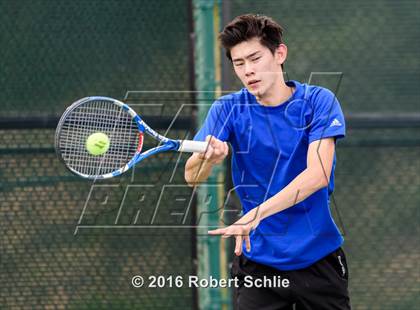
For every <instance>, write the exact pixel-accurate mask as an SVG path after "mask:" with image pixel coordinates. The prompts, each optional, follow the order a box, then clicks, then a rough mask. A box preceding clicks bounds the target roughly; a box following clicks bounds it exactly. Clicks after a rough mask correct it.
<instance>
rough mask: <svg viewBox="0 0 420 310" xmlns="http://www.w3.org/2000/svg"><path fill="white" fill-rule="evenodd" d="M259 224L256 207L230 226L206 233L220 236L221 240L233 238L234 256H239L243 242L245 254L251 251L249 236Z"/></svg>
mask: <svg viewBox="0 0 420 310" xmlns="http://www.w3.org/2000/svg"><path fill="white" fill-rule="evenodd" d="M259 222H260V219H259V216H258V207H256V208H254V209H252V210H251V211H249V212H248V213H247V214H245V215H244V216H243V217H241V218H240V219H239V220H238V221H236V222H235V223H233V224H232V225H230V226H227V227H224V228H218V229H214V230H210V231H208V233H209V235H222V238H229V237H235V254H236V255H237V256H240V255H241V254H242V243H243V242H244V241H245V248H246V250H247V252H249V251H251V241H250V239H249V234H250V233H251V231H252V230H254V229H255V228H256V227H257V226H258V224H259Z"/></svg>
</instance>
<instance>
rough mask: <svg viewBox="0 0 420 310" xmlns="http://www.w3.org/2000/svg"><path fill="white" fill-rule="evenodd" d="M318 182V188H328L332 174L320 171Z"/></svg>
mask: <svg viewBox="0 0 420 310" xmlns="http://www.w3.org/2000/svg"><path fill="white" fill-rule="evenodd" d="M316 180H317V188H318V189H322V188H324V187H327V186H328V184H329V183H330V174H329V173H328V174H327V173H325V172H324V171H319V172H318V173H317V174H316Z"/></svg>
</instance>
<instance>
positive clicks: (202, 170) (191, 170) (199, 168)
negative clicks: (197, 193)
mask: <svg viewBox="0 0 420 310" xmlns="http://www.w3.org/2000/svg"><path fill="white" fill-rule="evenodd" d="M212 168H213V164H211V163H210V162H208V161H207V160H204V159H200V158H199V157H198V154H194V155H193V156H191V157H190V158H189V159H188V160H187V163H186V164H185V174H184V176H185V181H186V182H187V183H188V185H190V186H194V185H196V184H197V183H202V182H204V181H206V180H207V178H208V177H209V176H210V174H211V170H212Z"/></svg>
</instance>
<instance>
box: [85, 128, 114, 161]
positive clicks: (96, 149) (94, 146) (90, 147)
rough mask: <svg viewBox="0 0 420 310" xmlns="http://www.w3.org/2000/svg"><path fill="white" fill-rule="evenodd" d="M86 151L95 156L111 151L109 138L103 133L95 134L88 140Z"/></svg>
mask: <svg viewBox="0 0 420 310" xmlns="http://www.w3.org/2000/svg"><path fill="white" fill-rule="evenodd" d="M86 149H87V151H88V152H89V153H90V154H91V155H94V156H97V155H102V154H105V153H106V152H107V151H108V149H109V138H108V136H107V135H106V134H104V133H103V132H95V133H93V134H91V135H90V136H89V137H88V138H87V139H86Z"/></svg>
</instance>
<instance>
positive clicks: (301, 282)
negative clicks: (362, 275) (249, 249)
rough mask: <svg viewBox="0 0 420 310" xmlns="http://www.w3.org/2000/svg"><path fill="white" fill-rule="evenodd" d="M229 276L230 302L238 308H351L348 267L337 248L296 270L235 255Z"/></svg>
mask: <svg viewBox="0 0 420 310" xmlns="http://www.w3.org/2000/svg"><path fill="white" fill-rule="evenodd" d="M231 276H232V278H237V279H238V280H237V283H238V285H237V287H236V288H235V296H234V303H235V309H238V310H248V309H249V310H250V309H258V310H269V309H270V310H271V309H272V310H274V309H275V310H280V309H282V310H283V309H290V310H292V309H295V310H303V309H305V310H306V309H315V310H328V309H337V310H346V309H351V307H350V298H349V293H348V277H349V274H348V268H347V262H346V257H345V255H344V252H343V250H342V249H341V248H338V249H337V250H336V251H334V252H332V253H331V254H329V255H328V256H326V257H324V258H322V259H321V260H319V261H317V262H316V263H314V264H313V265H311V266H309V267H307V268H304V269H299V270H293V271H280V270H277V269H275V268H272V267H269V266H266V265H261V264H258V263H255V262H253V261H251V260H249V259H247V258H246V257H245V256H243V255H241V256H239V257H237V256H235V258H234V261H233V265H232V270H231Z"/></svg>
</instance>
